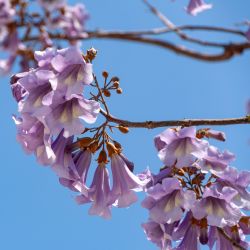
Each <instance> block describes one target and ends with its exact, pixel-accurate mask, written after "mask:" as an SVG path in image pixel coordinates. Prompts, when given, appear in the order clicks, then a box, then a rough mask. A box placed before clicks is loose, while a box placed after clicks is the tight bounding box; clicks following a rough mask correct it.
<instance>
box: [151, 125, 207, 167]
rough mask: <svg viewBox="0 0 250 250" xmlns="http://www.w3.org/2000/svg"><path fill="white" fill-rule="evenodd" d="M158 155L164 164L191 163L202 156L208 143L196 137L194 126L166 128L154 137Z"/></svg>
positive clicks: (177, 165)
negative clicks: (175, 128)
mask: <svg viewBox="0 0 250 250" xmlns="http://www.w3.org/2000/svg"><path fill="white" fill-rule="evenodd" d="M155 144H156V147H157V148H158V149H159V153H158V156H159V158H160V159H161V160H162V161H163V162H164V164H165V165H166V166H169V167H171V166H173V165H175V166H176V167H178V168H182V167H186V166H190V165H192V164H193V163H194V162H195V161H196V160H197V158H202V157H203V156H204V155H205V153H206V150H207V147H208V143H207V142H206V141H202V140H200V139H198V138H196V130H195V128H194V127H187V128H183V129H178V130H174V129H167V130H165V131H164V132H163V133H161V134H160V135H158V136H157V137H156V138H155Z"/></svg>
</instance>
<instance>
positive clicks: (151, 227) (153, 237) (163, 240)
mask: <svg viewBox="0 0 250 250" xmlns="http://www.w3.org/2000/svg"><path fill="white" fill-rule="evenodd" d="M177 224H178V222H174V223H172V224H167V223H166V224H159V223H156V222H154V221H148V222H147V223H143V224H142V227H143V230H144V232H145V233H146V235H147V239H148V240H149V241H152V242H153V243H155V244H156V245H157V246H158V247H159V248H160V249H162V250H164V249H172V248H171V247H172V233H173V231H174V229H175V227H176V226H177Z"/></svg>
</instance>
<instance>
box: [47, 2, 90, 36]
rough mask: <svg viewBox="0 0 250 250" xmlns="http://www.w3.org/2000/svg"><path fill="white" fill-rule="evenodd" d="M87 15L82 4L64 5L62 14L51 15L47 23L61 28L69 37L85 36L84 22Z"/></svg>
mask: <svg viewBox="0 0 250 250" xmlns="http://www.w3.org/2000/svg"><path fill="white" fill-rule="evenodd" d="M88 18H89V15H88V13H87V11H86V8H85V6H84V5H83V4H76V5H75V6H65V8H64V14H63V15H59V16H56V17H53V18H51V19H50V20H49V25H50V26H51V28H54V29H62V30H63V31H64V32H65V34H66V35H67V36H69V37H71V38H74V37H79V36H81V37H86V36H87V33H86V32H85V23H86V21H87V20H88Z"/></svg>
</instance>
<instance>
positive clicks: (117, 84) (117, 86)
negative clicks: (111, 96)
mask: <svg viewBox="0 0 250 250" xmlns="http://www.w3.org/2000/svg"><path fill="white" fill-rule="evenodd" d="M119 85H120V83H119V82H118V81H115V82H114V83H113V86H114V88H116V89H117V88H119Z"/></svg>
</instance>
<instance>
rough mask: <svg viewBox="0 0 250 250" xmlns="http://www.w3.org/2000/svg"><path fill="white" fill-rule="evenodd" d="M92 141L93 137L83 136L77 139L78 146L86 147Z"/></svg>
mask: <svg viewBox="0 0 250 250" xmlns="http://www.w3.org/2000/svg"><path fill="white" fill-rule="evenodd" d="M92 142H93V138H90V137H84V138H82V139H80V140H79V142H78V144H79V148H87V147H88V146H89V145H90V144H91V143H92Z"/></svg>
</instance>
